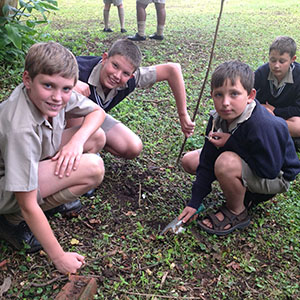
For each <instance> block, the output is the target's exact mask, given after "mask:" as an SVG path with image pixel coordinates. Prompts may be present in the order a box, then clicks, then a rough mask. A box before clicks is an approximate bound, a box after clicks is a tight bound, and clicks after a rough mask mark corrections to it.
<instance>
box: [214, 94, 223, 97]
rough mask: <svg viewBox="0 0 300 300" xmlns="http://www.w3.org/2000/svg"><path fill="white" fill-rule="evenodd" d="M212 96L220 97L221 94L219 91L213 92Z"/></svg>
mask: <svg viewBox="0 0 300 300" xmlns="http://www.w3.org/2000/svg"><path fill="white" fill-rule="evenodd" d="M214 97H222V94H221V93H215V94H214Z"/></svg>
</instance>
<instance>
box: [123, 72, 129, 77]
mask: <svg viewBox="0 0 300 300" xmlns="http://www.w3.org/2000/svg"><path fill="white" fill-rule="evenodd" d="M123 74H124V76H126V77H130V76H131V75H130V74H129V73H128V72H124V73H123Z"/></svg>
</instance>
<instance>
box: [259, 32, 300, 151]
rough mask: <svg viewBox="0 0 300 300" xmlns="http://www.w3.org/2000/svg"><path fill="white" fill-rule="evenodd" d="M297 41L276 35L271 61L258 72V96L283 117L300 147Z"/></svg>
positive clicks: (268, 107)
mask: <svg viewBox="0 0 300 300" xmlns="http://www.w3.org/2000/svg"><path fill="white" fill-rule="evenodd" d="M296 50H297V46H296V42H295V41H294V40H293V39H292V38H290V37H288V36H279V37H277V38H276V39H275V40H274V41H273V42H272V44H271V45H270V48H269V62H268V63H266V64H264V65H262V66H260V67H259V68H258V69H257V70H256V71H255V82H254V88H255V89H256V91H257V92H256V93H257V94H256V99H257V100H258V101H259V102H260V103H261V104H262V105H263V106H265V108H266V109H267V110H268V111H269V112H270V113H271V114H273V115H275V116H277V117H281V118H283V119H284V120H285V121H286V123H287V125H288V128H289V132H290V135H291V136H292V138H293V140H294V144H295V147H296V149H297V150H300V64H299V63H297V62H296V61H295V60H296Z"/></svg>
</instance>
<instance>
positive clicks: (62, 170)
mask: <svg viewBox="0 0 300 300" xmlns="http://www.w3.org/2000/svg"><path fill="white" fill-rule="evenodd" d="M82 153H83V145H81V144H80V143H68V144H66V145H65V146H63V147H62V148H61V149H60V150H59V151H58V152H57V153H56V155H55V156H54V157H52V160H53V161H55V160H56V161H57V164H56V168H55V173H54V174H55V175H57V176H58V177H59V178H63V177H64V175H65V176H70V174H71V172H72V171H75V170H77V168H78V166H79V162H80V159H81V156H82Z"/></svg>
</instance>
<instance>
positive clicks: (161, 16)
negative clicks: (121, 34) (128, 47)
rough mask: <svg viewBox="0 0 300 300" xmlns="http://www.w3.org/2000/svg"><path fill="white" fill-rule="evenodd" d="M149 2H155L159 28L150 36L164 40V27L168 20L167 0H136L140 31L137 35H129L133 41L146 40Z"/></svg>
mask: <svg viewBox="0 0 300 300" xmlns="http://www.w3.org/2000/svg"><path fill="white" fill-rule="evenodd" d="M149 3H154V4H155V9H156V18H157V29H156V33H154V34H151V35H150V36H149V38H150V39H154V40H159V41H162V40H163V39H164V35H163V32H164V27H165V22H166V9H165V3H166V0H137V1H136V17H137V26H138V32H137V33H136V34H135V35H132V36H128V39H130V40H132V41H144V40H146V36H145V28H146V7H147V6H148V4H149Z"/></svg>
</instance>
